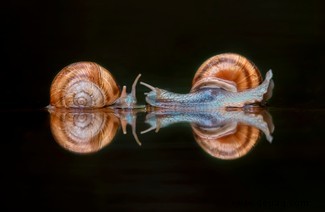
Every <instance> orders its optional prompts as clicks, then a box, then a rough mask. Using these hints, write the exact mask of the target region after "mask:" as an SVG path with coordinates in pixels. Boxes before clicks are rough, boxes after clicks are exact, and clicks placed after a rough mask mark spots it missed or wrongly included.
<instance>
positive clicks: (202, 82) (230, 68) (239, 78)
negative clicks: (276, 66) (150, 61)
mask: <svg viewBox="0 0 325 212" xmlns="http://www.w3.org/2000/svg"><path fill="white" fill-rule="evenodd" d="M271 78H272V71H271V70H270V71H269V72H267V74H266V79H265V80H264V82H262V78H261V74H260V72H259V70H258V69H257V67H256V66H255V65H254V64H253V63H252V62H250V61H249V60H248V59H246V58H245V57H243V56H240V55H238V54H230V53H228V54H220V55H216V56H214V57H212V58H210V59H208V60H207V61H205V62H204V63H203V64H202V65H201V67H200V68H199V69H198V71H197V72H196V74H195V76H194V79H193V82H192V89H191V92H190V93H189V94H176V93H172V92H168V91H166V90H163V89H159V88H155V87H153V86H151V85H148V84H146V83H143V82H141V84H142V85H145V86H147V87H148V88H150V89H151V90H152V91H151V92H149V93H147V96H146V101H147V103H148V104H150V105H152V106H155V107H161V108H174V109H179V108H182V109H184V108H185V109H190V110H207V109H211V108H216V107H243V106H245V105H247V104H253V103H264V101H266V100H267V99H269V98H270V97H271V93H272V89H273V81H272V80H271Z"/></svg>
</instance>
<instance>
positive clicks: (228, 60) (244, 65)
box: [191, 53, 262, 92]
mask: <svg viewBox="0 0 325 212" xmlns="http://www.w3.org/2000/svg"><path fill="white" fill-rule="evenodd" d="M261 82H262V77H261V73H260V71H259V70H258V68H257V67H256V66H255V65H254V64H253V63H252V62H251V61H249V60H248V59H247V58H245V57H243V56H241V55H239V54H234V53H225V54H219V55H216V56H213V57H211V58H209V59H208V60H206V61H205V62H204V63H203V64H202V65H201V66H200V67H199V69H198V70H197V72H196V74H195V76H194V78H193V81H192V89H191V92H195V91H196V90H198V89H200V88H204V87H218V88H223V89H225V90H228V91H233V92H235V91H238V92H240V91H243V90H247V89H250V88H255V87H257V86H258V85H260V84H261Z"/></svg>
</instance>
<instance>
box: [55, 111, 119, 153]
mask: <svg viewBox="0 0 325 212" xmlns="http://www.w3.org/2000/svg"><path fill="white" fill-rule="evenodd" d="M50 124H51V131H52V135H53V137H54V139H55V140H56V142H57V143H58V144H59V145H60V146H62V147H63V148H64V149H66V150H68V151H71V152H74V153H83V154H85V153H93V152H97V151H99V150H100V149H102V148H103V147H105V146H107V145H108V144H109V143H110V142H111V141H112V140H113V138H114V137H115V135H116V133H117V130H118V128H119V125H120V122H119V119H118V118H117V117H116V116H115V115H114V114H113V113H109V112H107V111H91V112H85V111H83V112H73V111H71V110H70V111H57V110H55V111H52V112H51V119H50Z"/></svg>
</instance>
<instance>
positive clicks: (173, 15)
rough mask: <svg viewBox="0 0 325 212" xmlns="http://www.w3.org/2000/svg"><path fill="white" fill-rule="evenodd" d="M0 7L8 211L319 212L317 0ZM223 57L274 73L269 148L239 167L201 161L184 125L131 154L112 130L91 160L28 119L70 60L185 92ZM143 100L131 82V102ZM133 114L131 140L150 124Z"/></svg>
mask: <svg viewBox="0 0 325 212" xmlns="http://www.w3.org/2000/svg"><path fill="white" fill-rule="evenodd" d="M0 8H1V11H0V14H1V33H0V36H1V53H2V55H1V56H2V57H1V59H2V61H3V62H2V69H1V73H2V75H1V78H0V79H1V83H0V89H1V96H2V100H1V104H0V109H1V110H0V112H1V113H0V114H1V117H2V123H3V124H2V128H1V135H2V137H1V142H2V146H1V154H0V156H1V161H2V171H1V175H2V177H3V178H4V179H3V180H2V181H1V182H2V183H1V189H0V190H1V193H2V195H1V196H2V197H4V198H2V199H1V202H0V203H1V204H0V207H2V208H4V209H7V210H6V211H13V210H18V211H23V210H28V209H32V210H37V209H39V210H40V211H107V210H109V209H111V210H113V211H136V210H137V211H143V210H147V211H157V210H160V211H166V210H168V211H198V210H211V211H215V210H218V209H219V210H223V211H228V210H229V209H231V211H233V210H237V211H243V210H249V211H251V210H256V211H262V210H264V211H265V210H270V211H274V210H284V211H301V210H302V211H311V210H314V211H318V210H321V208H324V198H323V197H324V194H323V193H324V188H325V186H324V179H325V175H324V164H325V163H324V157H323V155H324V152H323V149H324V147H325V146H324V144H325V143H324V139H323V120H324V117H325V116H324V115H325V114H324V111H323V109H322V108H323V107H324V106H325V100H324V98H323V97H324V94H325V90H324V86H323V83H324V80H323V79H324V76H325V74H324V68H323V67H324V59H325V53H324V47H325V13H324V9H325V7H324V3H323V2H322V1H320V0H318V1H316V0H314V1H293V0H292V1H243V2H239V1H232V0H227V1H212V0H211V1H207V0H200V1H195V2H194V1H130V2H127V1H98V0H97V1H96V0H92V1H73V0H70V1H63V0H62V1H49V2H47V1H35V0H34V1H33V0H31V1H22V0H21V1H19V0H17V1H7V2H5V3H1V5H0ZM224 52H235V53H239V54H242V55H244V56H246V57H248V58H249V59H251V60H252V61H253V62H254V63H255V64H256V65H257V66H258V67H259V68H260V70H261V72H262V74H263V76H264V75H265V73H266V71H267V70H268V69H270V68H271V69H272V70H273V73H274V82H275V90H274V96H273V97H272V99H271V101H270V107H269V111H270V113H271V114H272V116H273V120H274V123H275V132H274V133H273V137H274V140H273V143H272V144H270V143H268V142H267V141H266V140H265V138H264V137H262V139H261V141H260V142H259V143H258V144H257V146H256V147H255V148H254V149H253V150H252V151H251V152H250V153H249V154H248V155H246V156H244V157H243V158H241V159H238V160H234V161H223V160H218V159H216V158H213V157H210V156H209V155H207V154H206V153H205V152H204V151H203V150H202V149H201V148H200V147H199V146H198V145H197V143H196V142H195V141H194V139H193V136H192V134H191V129H190V127H189V125H188V124H186V123H185V124H178V125H176V126H174V127H169V128H164V129H161V131H160V132H159V133H158V134H155V133H153V132H152V133H148V134H145V135H141V136H140V135H139V137H140V140H141V141H142V143H143V145H142V146H141V147H138V146H137V144H136V143H135V141H134V139H133V138H132V136H131V135H130V132H128V134H127V135H122V133H121V131H119V134H118V136H117V137H116V138H115V139H114V141H113V142H112V144H110V145H109V146H107V147H105V148H103V149H102V150H101V151H99V152H98V153H96V154H90V155H78V154H74V153H71V152H68V151H66V150H65V149H63V148H61V147H60V146H59V145H58V144H57V143H56V142H55V140H54V138H53V136H52V134H51V131H50V122H49V114H48V113H47V111H40V110H38V109H40V108H43V107H44V106H46V105H48V103H49V89H50V85H51V81H52V79H53V78H54V76H55V75H56V74H57V73H58V72H59V71H60V70H61V69H62V68H63V67H64V66H66V65H68V64H70V63H73V62H76V61H85V60H87V61H95V62H97V63H99V64H101V65H102V66H104V67H106V68H107V69H109V70H110V71H111V72H112V73H113V75H114V76H115V78H116V79H117V81H118V83H119V84H120V85H123V84H126V85H128V86H129V87H130V85H131V83H132V82H133V80H134V78H135V76H136V75H137V74H138V73H142V74H143V76H142V80H143V81H145V82H148V83H149V84H152V85H155V86H158V87H161V88H167V89H169V90H172V91H177V92H182V93H185V92H188V91H189V90H190V86H191V80H192V77H193V75H194V73H195V71H196V70H197V68H198V67H199V66H200V65H201V64H202V63H203V62H204V61H205V60H206V59H207V58H209V57H211V56H213V55H215V54H219V53H224ZM146 91H147V89H146V88H144V87H143V86H138V92H137V94H138V98H139V101H140V102H141V103H144V100H143V99H144V98H143V95H142V94H143V92H146ZM26 109H27V110H26ZM34 109H35V110H34ZM144 116H145V114H144V113H142V114H140V115H139V118H138V125H137V128H138V131H140V130H144V129H146V128H148V126H147V125H146V124H144V123H143V120H144ZM129 131H130V130H129ZM2 208H0V209H2ZM1 211H2V210H1Z"/></svg>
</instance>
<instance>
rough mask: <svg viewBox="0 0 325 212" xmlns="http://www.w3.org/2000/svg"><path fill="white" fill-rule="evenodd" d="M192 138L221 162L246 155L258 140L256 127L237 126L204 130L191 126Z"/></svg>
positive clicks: (258, 131) (258, 132)
mask: <svg viewBox="0 0 325 212" xmlns="http://www.w3.org/2000/svg"><path fill="white" fill-rule="evenodd" d="M192 130H193V134H194V138H195V140H196V141H197V143H198V144H199V145H200V146H201V147H202V149H203V150H204V151H205V152H207V153H208V154H210V155H211V156H213V157H215V158H219V159H223V160H231V159H237V158H240V157H242V156H244V155H246V154H247V153H248V152H249V151H250V150H251V149H252V148H253V147H254V146H255V144H256V142H257V141H258V139H259V138H260V135H261V131H260V130H259V129H257V128H256V127H253V126H249V125H244V124H238V125H235V126H231V127H227V126H225V127H223V128H222V127H221V128H216V129H214V128H213V129H205V128H201V127H200V126H197V125H192Z"/></svg>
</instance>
